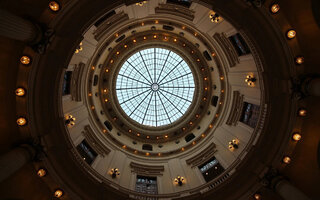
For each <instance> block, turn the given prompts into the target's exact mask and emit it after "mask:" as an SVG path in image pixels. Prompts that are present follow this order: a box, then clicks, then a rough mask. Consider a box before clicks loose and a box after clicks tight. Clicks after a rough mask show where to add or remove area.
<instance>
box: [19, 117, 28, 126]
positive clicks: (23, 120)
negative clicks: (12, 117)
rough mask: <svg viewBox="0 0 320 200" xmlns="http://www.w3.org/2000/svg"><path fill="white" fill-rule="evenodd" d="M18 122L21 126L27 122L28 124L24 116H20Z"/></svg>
mask: <svg viewBox="0 0 320 200" xmlns="http://www.w3.org/2000/svg"><path fill="white" fill-rule="evenodd" d="M17 124H18V125H19V126H24V125H26V124H27V120H26V118H23V117H20V118H18V119H17Z"/></svg>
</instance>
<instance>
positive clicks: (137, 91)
mask: <svg viewBox="0 0 320 200" xmlns="http://www.w3.org/2000/svg"><path fill="white" fill-rule="evenodd" d="M194 92H195V83H194V77H193V73H192V71H191V69H190V67H189V66H188V64H187V63H186V62H185V60H183V58H181V57H180V56H179V55H178V54H176V53H175V52H173V51H171V50H168V49H163V48H148V49H144V50H141V51H138V52H136V53H135V54H133V55H132V56H131V57H130V58H128V59H127V60H126V61H125V62H124V64H123V65H122V67H121V69H120V71H119V74H118V75H117V79H116V94H117V98H118V102H119V104H120V107H121V108H122V109H123V111H124V112H125V113H126V114H127V115H128V116H129V117H130V118H131V119H133V120H134V121H136V122H138V123H140V124H142V125H146V126H152V127H159V126H164V125H168V124H171V123H173V122H175V121H176V120H178V119H180V118H181V117H182V116H183V115H184V114H185V113H186V111H187V110H188V108H189V107H190V105H191V103H192V101H193V96H194Z"/></svg>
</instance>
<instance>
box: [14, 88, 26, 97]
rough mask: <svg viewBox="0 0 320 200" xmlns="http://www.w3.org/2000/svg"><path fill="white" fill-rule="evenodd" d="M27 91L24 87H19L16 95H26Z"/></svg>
mask: <svg viewBox="0 0 320 200" xmlns="http://www.w3.org/2000/svg"><path fill="white" fill-rule="evenodd" d="M25 93H26V91H25V90H24V89H23V88H17V89H16V95H17V96H18V97H22V96H24V95H25Z"/></svg>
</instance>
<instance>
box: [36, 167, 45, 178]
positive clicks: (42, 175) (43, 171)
mask: <svg viewBox="0 0 320 200" xmlns="http://www.w3.org/2000/svg"><path fill="white" fill-rule="evenodd" d="M46 174H47V171H46V170H45V169H42V168H41V169H39V170H38V172H37V175H38V176H39V177H44V176H45V175H46Z"/></svg>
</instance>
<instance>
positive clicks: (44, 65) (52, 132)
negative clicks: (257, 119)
mask: <svg viewBox="0 0 320 200" xmlns="http://www.w3.org/2000/svg"><path fill="white" fill-rule="evenodd" d="M79 4H81V2H79ZM90 4H91V2H90ZM97 10H98V9H97ZM91 13H94V12H92V11H91ZM73 14H74V16H76V14H77V13H73ZM263 19H264V18H263ZM68 20H69V21H68ZM73 20H74V19H73V18H72V20H70V19H69V18H66V19H65V22H64V23H62V25H61V27H63V28H64V27H66V24H67V23H66V22H72V21H73ZM255 20H256V19H255ZM259 20H260V21H261V19H260V18H259V19H258V21H259ZM263 28H266V27H263ZM57 29H58V31H61V30H60V29H59V27H58V28H57ZM79 30H80V28H79ZM79 30H78V29H75V30H72V31H73V33H76V31H79ZM259 34H260V35H261V33H259V31H258V35H259ZM264 34H265V33H264ZM270 35H271V34H267V35H266V36H267V38H268V37H269V38H271V39H272V38H273V36H272V37H271V36H270ZM57 41H58V42H57ZM61 41H64V40H61ZM61 41H59V40H57V39H55V41H54V42H53V45H52V46H53V47H56V46H55V45H57V44H59V45H57V46H58V47H59V48H60V49H61V50H62V51H61V52H63V53H65V52H68V51H67V50H64V49H66V48H65V47H68V45H69V46H71V44H72V43H76V42H78V41H75V40H71V41H70V42H68V40H65V41H66V45H64V44H62V42H61ZM257 46H258V47H259V45H257ZM262 46H263V45H260V47H262ZM61 47H64V48H61ZM50 48H51V47H50ZM59 48H57V49H59ZM274 48H275V49H277V48H279V45H277V44H275V47H274ZM51 50H53V48H52V49H51ZM69 51H70V50H69ZM55 52H56V51H55ZM61 52H57V53H56V54H47V55H45V56H42V57H41V59H40V62H39V63H40V64H39V67H40V66H41V70H39V69H38V68H37V65H36V66H33V70H34V71H36V70H38V71H40V72H38V71H36V72H38V74H40V75H41V77H42V79H36V78H34V79H30V80H33V81H34V82H33V81H31V83H38V84H34V85H32V84H31V83H30V85H31V86H32V88H33V87H34V88H35V89H34V90H35V92H34V93H36V94H38V95H33V96H32V97H34V96H36V97H39V99H40V100H42V101H40V100H39V101H34V100H33V99H31V98H30V97H31V95H30V96H29V98H30V102H31V103H30V104H31V106H30V107H31V109H30V110H32V109H34V110H36V111H37V113H38V114H39V115H38V116H40V117H35V119H33V120H34V121H36V120H37V121H36V122H38V123H34V122H33V123H34V124H36V127H37V128H38V127H40V128H41V129H35V128H34V127H32V126H30V127H31V128H33V132H32V133H34V134H39V133H43V132H46V133H48V135H47V136H46V138H45V140H48V141H49V139H52V138H53V139H55V140H51V141H54V142H55V143H54V144H56V148H52V149H53V151H54V150H55V149H59V150H61V152H65V150H66V149H72V150H75V149H74V146H72V145H73V144H72V141H71V140H68V139H70V138H68V137H69V135H68V130H65V127H64V123H63V120H62V119H63V114H62V112H61V109H60V108H61V105H57V104H56V103H52V102H55V101H52V99H51V98H48V97H51V94H52V91H55V90H56V89H57V88H58V87H60V88H61V84H60V85H59V84H54V83H56V82H57V81H56V80H58V79H59V76H60V75H61V73H62V70H61V69H60V68H57V67H55V66H57V65H56V64H57V63H55V62H52V61H54V60H55V56H56V55H60V56H61V58H63V59H62V60H64V58H65V57H66V56H65V55H63V53H61ZM265 52H271V51H270V50H268V49H267V50H266V51H264V50H263V53H265ZM217 55H219V54H217ZM265 55H267V54H265ZM262 57H263V56H262ZM34 58H35V59H34V60H38V58H37V57H36V56H34ZM66 60H68V58H66ZM58 63H59V64H60V65H58V66H64V65H65V64H66V63H67V61H65V63H63V62H61V61H60V62H58ZM92 63H94V62H92ZM275 63H277V62H276V61H275ZM278 63H279V66H280V67H282V68H285V69H287V66H285V65H284V64H282V63H281V62H278ZM267 64H269V65H270V63H267ZM48 66H50V67H48ZM90 66H91V65H89V67H90ZM272 66H274V65H270V67H271V68H272ZM97 68H98V67H97ZM23 72H24V71H23ZM50 72H51V73H52V72H53V76H54V78H56V79H54V78H51V75H52V74H51V73H50ZM24 74H25V73H24ZM34 74H36V73H34ZM88 74H89V76H90V77H92V74H93V73H92V72H91V71H90V73H88ZM281 75H282V74H281ZM281 75H280V77H281ZM268 76H270V74H268ZM48 77H49V78H48ZM57 77H58V78H57ZM270 77H271V76H270ZM267 78H268V77H267ZM40 80H41V81H43V82H40ZM263 81H264V82H265V83H268V81H267V80H266V79H264V80H263ZM261 82H262V81H261ZM40 83H41V84H40ZM42 84H44V85H45V86H46V87H44V86H42ZM47 85H48V86H47ZM57 85H58V86H57ZM31 86H30V88H31ZM268 86H270V85H268ZM221 88H225V87H221ZM221 88H219V89H221ZM279 88H280V87H279ZM30 90H31V89H30ZM275 90H277V88H275ZM40 91H41V92H42V93H40ZM89 91H90V89H88V92H89ZM268 91H271V90H268V88H266V92H268ZM32 92H33V91H32ZM59 92H61V91H59ZM40 94H41V95H40ZM43 94H45V95H43ZM58 94H59V98H60V97H61V93H58ZM54 97H55V98H57V97H56V95H54ZM222 98H223V96H222ZM266 98H267V97H266ZM43 99H45V100H43ZM31 100H32V101H31ZM281 100H282V99H281ZM51 101H52V102H51ZM87 101H88V102H87V104H88V105H92V102H93V101H92V99H91V97H90V98H88V99H87ZM48 102H50V103H52V104H50V103H48ZM56 102H58V100H57V101H56ZM279 102H280V100H279ZM279 102H276V103H277V104H280V103H282V104H283V105H284V107H288V105H287V104H284V103H283V102H285V101H281V102H280V103H279ZM37 103H39V104H37ZM270 104H274V103H273V102H271V103H270ZM282 104H281V105H282ZM52 105H53V106H52ZM51 107H52V108H54V109H51ZM48 108H49V110H50V111H52V113H54V114H52V115H48V117H43V116H44V114H47V113H46V112H47V111H48ZM58 109H60V110H59V112H57V110H58ZM218 109H220V110H219V111H221V107H219V108H218ZM41 111H42V112H41ZM220 113H222V112H220ZM268 113H270V111H268ZM272 113H274V112H272ZM280 114H282V113H280ZM280 114H279V115H280ZM30 115H31V116H32V117H33V116H34V113H31V114H30ZM90 115H91V118H92V119H99V118H93V117H92V116H93V115H94V114H92V113H90ZM273 116H275V115H273ZM58 117H60V118H61V120H60V121H61V122H60V121H59V126H56V124H57V123H52V122H55V121H56V120H57V119H60V118H58ZM268 119H269V120H271V119H270V118H269V117H268ZM41 122H42V123H41ZM280 122H281V118H279V123H280ZM97 124H99V123H97V122H96V121H94V123H93V124H91V125H97ZM30 125H32V123H30ZM34 126H35V125H34ZM261 126H263V124H262V125H261ZM96 127H98V129H99V130H98V131H99V132H98V133H97V134H99V133H100V132H101V131H102V130H105V127H103V125H101V124H100V125H97V126H96ZM274 127H276V126H274ZM274 127H271V128H270V129H271V131H270V132H269V134H265V132H266V131H265V130H263V131H262V134H261V135H262V136H263V137H260V138H263V139H265V138H270V135H271V136H273V135H274V133H275V132H277V133H278V131H279V133H282V134H281V136H282V135H284V134H283V132H284V131H283V129H284V128H282V129H281V130H278V129H276V128H274ZM278 127H283V126H278ZM39 130H40V131H39ZM272 130H273V131H272ZM206 131H207V130H206ZM268 131H269V129H268ZM208 133H212V132H208ZM211 135H212V134H211ZM267 135H268V136H267ZM63 137H65V139H66V141H65V140H61V138H63ZM109 137H110V138H111V137H113V136H112V135H111V134H110V135H107V136H106V138H108V139H109ZM47 138H49V139H47ZM271 138H272V137H271ZM197 139H198V138H197ZM115 140H117V139H115ZM260 140H261V139H260ZM260 140H259V141H260ZM197 141H198V140H197ZM114 143H116V142H114ZM50 144H51V143H50ZM202 144H203V143H202ZM68 145H69V146H68ZM117 145H119V141H118V144H117ZM120 145H121V144H120ZM197 146H199V145H197ZM260 146H262V145H259V143H257V145H256V147H255V148H256V152H262V154H263V153H264V152H263V151H261V150H260V149H261V148H260ZM274 146H277V144H275V145H274ZM275 149H276V148H275ZM198 150H199V149H194V151H192V152H193V153H196V152H198ZM249 150H250V149H249V148H248V151H247V152H249ZM53 151H51V152H49V153H50V156H49V161H48V162H49V163H50V164H51V165H52V166H60V168H58V167H57V168H55V169H51V170H52V171H55V170H56V171H58V172H59V171H61V168H62V167H61V166H62V165H61V163H63V161H64V160H65V158H66V157H67V158H72V159H74V158H76V156H77V155H76V153H75V154H72V156H70V155H69V154H65V155H64V156H63V157H62V156H61V157H60V155H62V154H59V152H58V153H55V154H54V153H52V152H53ZM125 151H127V152H131V153H132V152H133V150H132V149H129V148H128V149H126V150H125ZM271 151H272V149H271ZM172 152H173V151H172ZM175 152H178V151H175ZM247 152H246V153H247ZM139 153H140V152H139ZM249 154H250V152H249ZM129 155H130V154H129ZM131 155H132V154H131ZM131 155H130V157H131ZM140 155H141V154H140ZM268 155H269V157H271V156H273V155H272V153H271V154H268ZM68 156H69V157H68ZM150 156H152V154H150ZM239 157H241V158H243V157H244V156H239ZM248 157H249V158H248ZM246 158H247V159H251V160H252V156H250V155H249V156H247V157H246ZM72 159H70V160H72ZM264 159H265V160H264V161H265V163H271V160H276V159H274V158H273V157H272V159H271V158H264ZM67 160H68V159H67ZM58 161H60V162H58ZM61 161H62V162H61ZM245 161H246V160H244V161H243V162H242V163H244V164H247V162H245ZM67 162H69V160H68V161H67ZM70 163H71V165H69V166H74V167H75V168H77V166H80V165H79V163H80V164H81V166H80V167H79V168H84V169H85V170H88V171H89V173H81V174H85V175H89V176H96V177H99V176H97V175H96V174H94V173H93V172H92V171H94V170H93V169H91V167H90V166H87V168H86V165H85V164H83V163H84V162H83V160H80V161H79V160H77V162H70ZM75 163H76V165H75ZM258 164H260V163H258V162H257V164H256V163H254V164H252V163H250V164H249V165H246V166H249V167H250V166H258ZM241 167H242V168H241ZM259 167H260V166H259ZM89 168H90V169H91V171H90V169H89ZM230 168H234V169H235V165H233V166H231V167H230ZM241 169H243V166H240V167H239V168H237V170H241ZM63 170H66V169H65V168H64V169H63ZM85 170H84V171H85ZM229 170H230V169H229ZM247 171H248V170H243V172H244V173H243V174H244V175H247V174H248V173H246V172H247ZM258 171H259V172H260V171H262V170H257V172H258ZM50 172H51V171H50ZM241 172H242V171H241ZM61 174H63V173H61ZM70 174H71V175H72V173H65V176H64V177H63V176H61V177H62V178H63V180H64V181H65V180H71V181H74V180H75V179H72V176H71V175H70ZM79 174H80V173H79ZM96 177H95V178H96ZM68 178H69V179H68ZM84 178H85V177H84ZM90 178H91V179H87V180H88V183H96V182H98V181H92V177H90ZM237 178H238V177H236V178H233V181H234V183H233V185H236V183H237V182H236V181H237V180H238V179H237ZM90 180H91V181H90ZM100 180H103V179H100ZM100 180H99V186H101V185H102V184H101V182H100ZM240 180H242V179H241V177H240ZM103 181H104V182H105V184H108V185H111V184H110V182H108V180H103ZM223 181H224V179H223V180H222V182H223ZM66 182H67V181H66ZM84 182H85V181H84ZM209 184H211V183H208V184H205V185H202V186H201V187H199V188H195V189H193V190H192V191H193V192H194V193H198V192H199V191H201V190H202V189H206V187H210V189H212V188H211V185H209ZM219 184H220V179H219ZM88 185H89V184H88ZM231 185H232V184H231ZM239 185H241V182H240V184H239V183H238V184H237V185H236V186H239ZM79 188H80V187H79ZM106 188H109V186H108V187H106ZM112 188H114V187H113V186H112ZM117 188H120V189H119V190H120V191H118V190H117V192H122V193H131V191H129V190H125V189H124V188H123V187H121V186H119V187H118V186H117ZM70 190H71V189H70ZM88 190H90V188H89V189H88ZM111 191H112V190H111ZM192 191H191V192H190V194H192ZM182 198H183V197H182ZM205 198H206V197H205ZM222 199H223V198H222Z"/></svg>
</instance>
